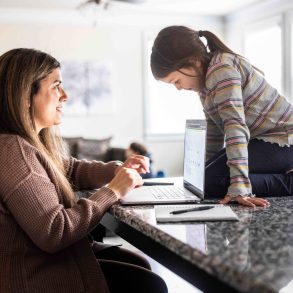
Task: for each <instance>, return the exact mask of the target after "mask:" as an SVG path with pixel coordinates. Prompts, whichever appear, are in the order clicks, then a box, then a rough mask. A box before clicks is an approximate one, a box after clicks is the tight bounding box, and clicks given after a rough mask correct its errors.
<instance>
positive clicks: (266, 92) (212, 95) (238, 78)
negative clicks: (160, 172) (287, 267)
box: [151, 26, 293, 207]
mask: <svg viewBox="0 0 293 293" xmlns="http://www.w3.org/2000/svg"><path fill="white" fill-rule="evenodd" d="M203 41H206V44H207V45H205V44H204V42H203ZM151 69H152V73H153V75H154V77H155V78H156V79H158V80H161V81H163V82H167V83H170V84H173V85H175V86H176V88H177V89H178V90H181V89H185V90H192V91H195V92H198V93H199V96H200V98H201V102H202V105H203V109H204V112H205V115H206V120H207V162H206V184H205V185H206V192H207V195H208V196H213V197H224V199H223V200H221V201H220V202H221V203H228V202H229V201H231V200H235V201H237V202H238V203H240V204H243V205H247V206H252V207H254V206H266V205H268V201H267V200H265V199H262V198H256V197H254V196H255V195H254V194H256V195H258V196H283V195H292V194H293V181H292V180H293V178H292V176H291V174H290V173H291V171H292V169H293V147H292V146H291V145H292V144H293V107H292V105H291V104H290V103H289V102H288V101H287V100H286V99H285V98H284V97H283V96H281V95H280V94H279V93H278V92H277V90H276V89H275V88H273V87H272V86H271V85H269V84H268V83H267V81H266V80H265V78H264V77H263V75H262V74H260V71H259V70H258V69H257V68H255V67H254V66H252V65H251V64H250V63H249V62H248V61H247V60H246V59H245V58H244V57H242V56H240V55H238V54H236V53H234V52H233V51H232V50H231V49H229V48H228V47H227V46H226V45H225V44H223V43H222V42H221V41H220V40H219V38H218V37H217V36H215V35H214V34H213V33H211V32H209V31H194V30H192V29H190V28H187V27H184V26H170V27H167V28H165V29H163V30H161V31H160V32H159V34H158V36H157V38H156V40H155V42H154V45H153V48H152V54H151ZM224 143H225V146H226V147H225V148H224Z"/></svg>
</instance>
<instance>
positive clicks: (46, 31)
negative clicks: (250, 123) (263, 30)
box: [0, 8, 223, 176]
mask: <svg viewBox="0 0 293 293" xmlns="http://www.w3.org/2000/svg"><path fill="white" fill-rule="evenodd" d="M171 24H187V25H188V24H189V25H191V26H193V27H196V28H198V29H210V30H212V31H214V32H216V33H218V34H219V35H222V32H223V22H222V19H221V18H219V17H199V16H190V15H187V16H186V15H185V16H176V17H175V16H167V15H163V16H160V15H156V16H152V17H150V15H138V16H137V17H134V16H133V15H125V16H124V17H110V16H109V17H107V15H106V16H105V15H103V16H102V17H101V18H100V19H99V20H98V21H97V23H96V26H94V25H93V23H92V22H91V21H90V20H89V19H82V18H81V17H80V15H77V14H76V13H72V12H70V13H69V12H67V11H59V12H53V11H41V10H40V11H38V10H28V9H27V10H15V9H14V10H12V9H3V8H2V9H0V53H3V52H5V51H7V50H9V49H12V48H16V47H30V48H37V49H41V50H44V51H46V52H48V53H51V54H52V55H53V56H54V57H56V58H57V59H59V60H66V59H69V60H72V59H76V60H91V59H93V60H104V59H106V60H110V61H111V63H112V64H113V73H114V77H113V79H114V81H113V87H114V88H113V92H114V99H115V110H114V112H113V113H111V114H105V115H99V116H92V117H64V119H63V123H62V125H61V131H62V133H63V135H64V136H84V137H88V138H104V137H108V136H113V141H112V145H113V146H120V147H126V146H128V144H129V143H130V142H131V141H134V140H136V141H140V142H144V143H145V144H146V145H147V146H148V147H149V148H150V151H151V152H152V154H153V159H154V161H155V168H158V169H164V170H165V171H166V172H167V174H168V175H169V176H177V175H181V174H182V158H183V142H182V141H164V142H163V141H155V142H146V141H144V137H143V133H144V129H143V121H144V118H143V115H144V113H143V104H144V103H143V99H144V93H143V84H142V83H143V71H144V70H143V66H144V64H143V53H144V48H143V32H145V31H149V30H158V29H159V28H162V27H164V26H166V25H171Z"/></svg>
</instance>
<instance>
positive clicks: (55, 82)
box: [32, 68, 68, 133]
mask: <svg viewBox="0 0 293 293" xmlns="http://www.w3.org/2000/svg"><path fill="white" fill-rule="evenodd" d="M61 83H62V78H61V71H60V69H59V68H56V69H54V70H53V71H52V73H50V74H49V75H48V76H47V77H46V78H45V79H43V80H41V81H40V88H39V91H38V92H37V94H36V95H35V96H34V98H33V105H32V106H33V113H34V114H33V115H34V117H33V119H34V122H35V125H36V131H37V132H38V133H39V132H40V131H41V130H42V129H43V128H47V127H50V126H53V125H58V124H60V123H61V115H62V107H63V103H64V102H66V101H67V99H68V97H67V95H66V93H65V91H64V89H63V87H62V84H61Z"/></svg>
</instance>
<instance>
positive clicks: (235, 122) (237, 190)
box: [208, 63, 251, 197]
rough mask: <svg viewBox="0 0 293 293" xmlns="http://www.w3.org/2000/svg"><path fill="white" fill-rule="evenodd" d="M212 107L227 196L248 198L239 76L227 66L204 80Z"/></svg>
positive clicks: (246, 134)
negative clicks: (221, 142) (221, 141)
mask: <svg viewBox="0 0 293 293" xmlns="http://www.w3.org/2000/svg"><path fill="white" fill-rule="evenodd" d="M208 84H209V87H210V88H211V89H212V92H213V96H214V101H213V102H214V104H215V106H216V109H217V112H218V114H219V116H220V117H221V120H222V122H223V127H224V133H225V144H226V154H227V160H228V161H227V165H228V166H229V168H230V186H229V188H228V192H227V194H228V195H231V196H233V197H235V196H238V195H241V196H245V195H251V184H250V180H249V178H248V173H249V169H248V150H247V146H248V142H249V138H250V132H249V129H248V126H247V125H246V121H245V114H244V106H243V99H242V88H241V75H240V73H239V71H238V70H237V69H236V68H235V67H234V66H233V65H230V64H226V63H219V64H217V65H216V66H214V68H213V71H212V72H211V73H210V74H209V76H208Z"/></svg>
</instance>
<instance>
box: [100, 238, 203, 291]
mask: <svg viewBox="0 0 293 293" xmlns="http://www.w3.org/2000/svg"><path fill="white" fill-rule="evenodd" d="M104 243H109V244H122V245H123V247H124V248H127V249H130V250H132V251H135V252H137V253H140V254H142V255H144V256H145V257H146V258H147V259H148V261H149V262H150V264H151V266H152V270H153V271H154V272H155V273H156V274H158V275H159V276H161V277H162V278H163V279H164V280H165V282H166V284H167V286H168V291H169V293H180V292H184V293H200V292H202V291H200V290H198V289H196V288H195V287H194V286H192V285H190V284H189V283H188V282H186V281H185V280H183V279H182V278H180V277H178V276H177V275H175V274H174V273H172V272H171V271H170V270H168V269H166V268H165V267H163V266H162V265H160V264H159V263H158V262H156V261H155V260H153V259H152V258H150V257H148V256H147V255H145V254H144V253H142V252H141V251H140V250H138V249H137V248H135V247H134V246H132V245H131V244H129V243H128V242H126V241H125V240H123V239H122V238H120V237H118V236H107V237H104Z"/></svg>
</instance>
